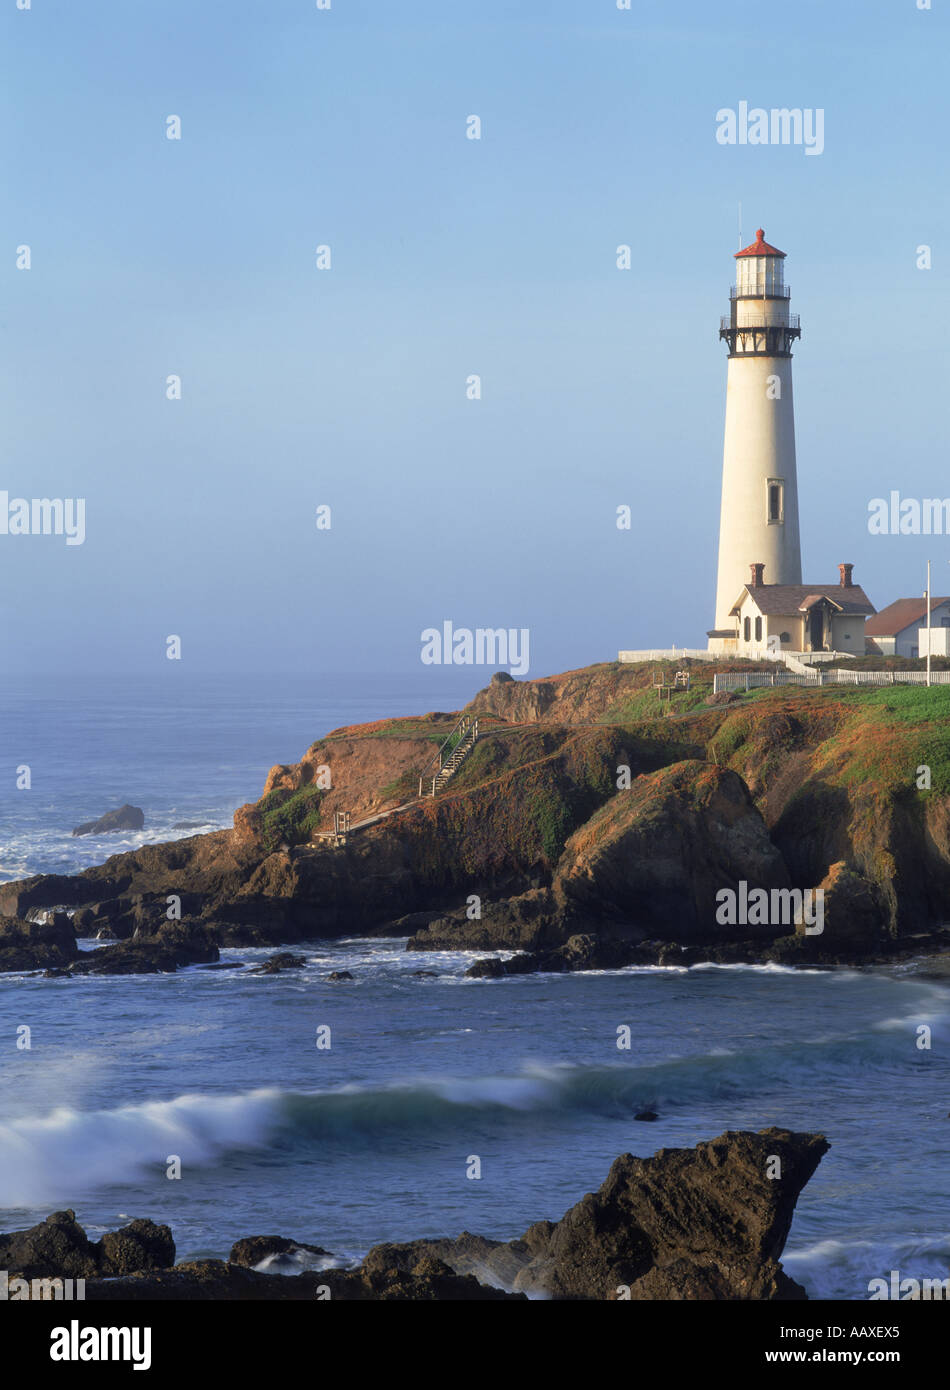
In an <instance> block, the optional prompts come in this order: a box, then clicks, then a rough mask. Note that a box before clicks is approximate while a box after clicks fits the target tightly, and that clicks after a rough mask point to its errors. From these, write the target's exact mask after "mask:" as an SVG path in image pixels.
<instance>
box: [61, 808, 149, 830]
mask: <svg viewBox="0 0 950 1390" xmlns="http://www.w3.org/2000/svg"><path fill="white" fill-rule="evenodd" d="M144 824H145V812H144V811H143V810H142V808H141V807H140V806H130V805H129V804H128V802H126V804H125V805H124V806H119V807H118V808H117V809H116V810H114V811H106V813H105V815H104V816H100V817H99V819H98V820H87V821H83V823H82V825H77V826H76V828H75V830H74V831H73V834H74V835H105V834H108V833H109V832H110V831H113V830H141V829H142V827H143V826H144Z"/></svg>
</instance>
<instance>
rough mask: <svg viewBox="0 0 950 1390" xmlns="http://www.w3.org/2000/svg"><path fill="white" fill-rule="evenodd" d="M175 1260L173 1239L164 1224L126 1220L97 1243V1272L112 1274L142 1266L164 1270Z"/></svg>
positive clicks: (116, 1274) (106, 1274)
mask: <svg viewBox="0 0 950 1390" xmlns="http://www.w3.org/2000/svg"><path fill="white" fill-rule="evenodd" d="M174 1263H175V1242H174V1240H173V1239H172V1233H171V1231H170V1230H169V1228H168V1227H167V1226H157V1225H156V1224H155V1222H154V1221H147V1220H141V1219H137V1220H135V1221H130V1222H129V1224H128V1226H123V1227H122V1229H121V1230H119V1231H106V1233H105V1235H104V1236H103V1237H102V1239H101V1240H100V1242H99V1271H100V1273H101V1274H103V1275H105V1276H108V1277H112V1276H116V1277H118V1276H120V1275H123V1274H136V1273H137V1272H138V1271H139V1270H143V1269H168V1268H169V1267H170V1266H171V1265H173V1264H174Z"/></svg>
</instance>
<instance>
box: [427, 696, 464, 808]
mask: <svg viewBox="0 0 950 1390" xmlns="http://www.w3.org/2000/svg"><path fill="white" fill-rule="evenodd" d="M477 742H478V720H477V719H474V718H473V717H472V716H471V715H470V714H463V715H462V718H461V719H460V720H459V722H458V723H457V724H456V726H455V728H454V729H453V730H452V732H451V733H450V734H449V736H448V738H447V739H446V740H445V742H444V743H443V744H442V745H441V747H440V748H439V751H438V753H437V754H436V755H435V757H434V758H433V760H432V762H431V763H430V765H429V767H427V768H426V770H425V772H423V774H422V776H421V777H420V778H419V795H420V796H438V794H439V792H440V791H441V790H442V788H443V787H445V786H446V785H447V784H448V783H449V782H450V781H451V779H452V778H453V777H454V776H455V774H456V772H458V770H459V768H460V767H461V766H462V764H463V763H464V761H465V759H466V758H467V757H468V755H469V753H471V751H472V749H473V748H474V747H475V744H476V743H477ZM433 769H434V770H433Z"/></svg>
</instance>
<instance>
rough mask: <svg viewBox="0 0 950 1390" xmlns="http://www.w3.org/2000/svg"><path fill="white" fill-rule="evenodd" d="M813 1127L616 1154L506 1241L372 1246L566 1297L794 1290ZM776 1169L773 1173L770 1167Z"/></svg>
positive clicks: (729, 1295) (814, 1149) (397, 1256)
mask: <svg viewBox="0 0 950 1390" xmlns="http://www.w3.org/2000/svg"><path fill="white" fill-rule="evenodd" d="M828 1148H829V1145H828V1143H827V1141H826V1140H825V1139H824V1137H823V1136H821V1135H815V1134H796V1133H793V1132H791V1131H789V1130H783V1129H774V1128H773V1129H764V1130H761V1131H759V1132H758V1133H757V1134H755V1133H749V1132H745V1131H736V1132H727V1133H726V1134H722V1135H720V1136H719V1138H718V1139H712V1140H709V1141H707V1142H705V1143H701V1144H698V1145H697V1146H696V1148H695V1149H661V1150H660V1151H659V1152H658V1153H656V1154H655V1155H654V1156H653V1157H652V1158H646V1159H641V1158H634V1157H633V1155H632V1154H623V1155H622V1156H621V1157H620V1158H618V1159H616V1160H615V1161H614V1163H613V1165H612V1166H611V1169H610V1172H609V1173H608V1175H607V1179H606V1181H605V1182H604V1183H603V1185H602V1186H601V1187H600V1188H599V1189H598V1191H597V1192H594V1193H588V1195H587V1196H586V1197H583V1198H582V1199H581V1200H580V1201H579V1202H578V1203H577V1204H576V1205H575V1206H573V1207H572V1208H571V1209H570V1210H569V1211H568V1212H567V1213H566V1214H565V1215H564V1216H563V1217H562V1218H561V1220H560V1221H558V1222H551V1221H541V1222H538V1223H537V1224H536V1225H534V1226H530V1227H529V1228H528V1230H527V1231H526V1232H525V1234H524V1236H523V1237H522V1238H521V1239H520V1240H516V1241H510V1242H507V1243H503V1242H499V1241H490V1240H485V1239H484V1238H483V1237H480V1236H473V1235H470V1234H468V1233H464V1234H463V1235H462V1236H460V1237H459V1239H458V1240H455V1241H452V1240H422V1241H414V1242H412V1243H410V1244H408V1245H387V1246H382V1247H377V1248H375V1249H374V1250H371V1251H370V1253H369V1255H368V1256H367V1258H366V1261H365V1264H364V1268H365V1267H367V1266H372V1264H373V1263H374V1262H375V1261H379V1262H381V1263H382V1264H383V1265H384V1266H386V1267H391V1266H392V1265H393V1264H398V1263H399V1262H400V1261H403V1262H405V1264H406V1265H407V1267H408V1266H409V1265H411V1264H413V1263H414V1262H415V1261H417V1260H418V1259H419V1258H420V1257H421V1255H423V1254H424V1253H426V1252H428V1253H430V1254H431V1255H433V1256H435V1258H437V1259H439V1260H442V1261H444V1262H445V1263H446V1264H447V1265H449V1266H450V1268H452V1269H454V1270H456V1272H458V1273H474V1274H475V1275H476V1277H478V1278H479V1279H482V1280H484V1281H487V1282H495V1283H499V1284H501V1285H503V1286H505V1287H507V1288H513V1289H514V1290H516V1291H522V1292H528V1293H531V1294H534V1295H539V1294H541V1295H547V1296H549V1297H554V1298H573V1299H628V1298H629V1299H631V1300H642V1299H729V1300H737V1299H738V1300H745V1299H758V1300H762V1299H767V1300H771V1299H803V1298H805V1297H806V1294H805V1291H804V1289H803V1288H802V1287H801V1286H800V1285H799V1284H797V1283H796V1282H795V1281H794V1280H793V1279H790V1278H789V1277H788V1275H787V1274H785V1272H784V1271H783V1269H782V1267H781V1265H780V1264H779V1262H778V1261H779V1256H780V1255H781V1253H782V1249H783V1247H784V1245H785V1241H786V1239H787V1237H788V1232H789V1228H790V1226H791V1221H792V1215H793V1213H794V1210H795V1204H796V1202H797V1200H798V1196H799V1193H800V1192H801V1190H802V1188H803V1187H804V1186H805V1184H806V1183H807V1182H808V1180H809V1178H811V1176H812V1174H813V1173H814V1171H815V1169H816V1168H817V1167H818V1164H819V1162H820V1161H821V1158H822V1156H823V1155H824V1154H825V1153H827V1151H828ZM770 1174H773V1176H770Z"/></svg>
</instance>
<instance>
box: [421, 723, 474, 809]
mask: <svg viewBox="0 0 950 1390" xmlns="http://www.w3.org/2000/svg"><path fill="white" fill-rule="evenodd" d="M469 733H474V735H475V738H478V719H477V718H473V716H472V715H470V714H463V715H462V716H461V717H460V718H459V719H458V721H457V722H456V723H455V724H454V725H453V726H452V729H451V731H450V732H449V733H448V734H447V735H446V737H445V738H444V739H443V740H442V742H441V743H440V744H439V749H438V752H437V753H435V754H434V755H433V757H431V758H430V759H429V761H428V762H427V763H426V765H425V767H424V768H423V770H422V772H421V773H420V774H419V789H420V790H419V795H420V796H421V795H422V784H423V782H427V781H431V782H432V783H433V787H434V785H435V778H434V777H433V776H432V773H431V769H432V768H433V767H435V765H436V763H438V770H437V772H436V774H435V776H436V777H438V775H439V773H440V772H441V771H442V769H443V768H444V767H445V765H446V763H447V762H448V760H449V758H451V757H452V755H453V754H454V753H455V750H456V749H457V748H458V747H459V745H460V744H461V743H462V741H463V739H464V738H465V737H466V735H467V734H469ZM456 734H457V735H458V737H457V738H456V737H455V736H456ZM453 739H455V742H454V743H453V742H452V740H453ZM450 743H451V744H452V746H451V748H449V744H450ZM447 749H448V751H446V750H447Z"/></svg>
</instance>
